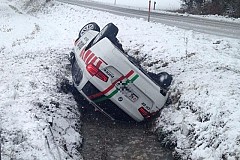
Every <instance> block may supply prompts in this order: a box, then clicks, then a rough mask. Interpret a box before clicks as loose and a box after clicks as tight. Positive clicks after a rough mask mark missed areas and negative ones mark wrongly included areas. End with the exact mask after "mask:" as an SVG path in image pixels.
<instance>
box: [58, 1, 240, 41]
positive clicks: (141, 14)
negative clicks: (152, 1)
mask: <svg viewBox="0 0 240 160" xmlns="http://www.w3.org/2000/svg"><path fill="white" fill-rule="evenodd" d="M58 1H60V2H65V3H69V4H74V5H78V6H82V7H86V8H91V9H96V10H100V11H106V12H109V13H113V14H116V15H120V16H127V17H136V18H143V19H146V20H147V18H148V12H147V11H143V10H135V9H130V8H122V7H117V6H113V5H106V4H101V3H96V2H91V1H90V2H89V1H88V2H87V1H81V0H58ZM151 21H154V22H158V23H162V24H166V25H169V26H176V27H179V28H182V29H186V30H194V31H197V32H201V33H206V34H212V35H216V36H223V37H227V38H235V39H240V23H234V22H224V21H217V20H210V19H206V18H197V17H189V16H180V15H171V14H163V13H154V12H152V13H151Z"/></svg>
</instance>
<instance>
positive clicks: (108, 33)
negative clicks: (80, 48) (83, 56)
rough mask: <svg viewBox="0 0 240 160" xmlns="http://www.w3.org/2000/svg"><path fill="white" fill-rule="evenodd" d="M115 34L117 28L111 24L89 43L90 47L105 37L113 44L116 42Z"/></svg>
mask: <svg viewBox="0 0 240 160" xmlns="http://www.w3.org/2000/svg"><path fill="white" fill-rule="evenodd" d="M117 34H118V28H117V27H116V26H115V25H114V24H113V23H109V24H107V25H106V26H105V27H104V28H103V29H102V30H101V31H100V32H99V33H98V34H97V35H96V37H95V38H94V39H93V41H92V43H91V46H93V45H94V44H96V43H97V42H99V41H100V40H101V39H103V38H105V37H107V38H108V39H109V40H110V41H112V42H113V43H115V41H116V40H117V39H116V36H117ZM89 48H90V47H89Z"/></svg>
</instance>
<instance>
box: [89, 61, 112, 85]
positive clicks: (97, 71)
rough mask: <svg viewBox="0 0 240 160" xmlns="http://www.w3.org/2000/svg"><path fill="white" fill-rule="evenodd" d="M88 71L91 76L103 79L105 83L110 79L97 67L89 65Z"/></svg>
mask: <svg viewBox="0 0 240 160" xmlns="http://www.w3.org/2000/svg"><path fill="white" fill-rule="evenodd" d="M86 69H87V71H88V72H89V74H90V75H91V76H96V77H97V78H99V79H101V80H102V81H104V82H107V81H108V77H107V76H106V75H105V74H104V73H103V72H102V71H101V70H100V69H98V68H97V67H96V66H95V65H93V64H89V65H87V67H86Z"/></svg>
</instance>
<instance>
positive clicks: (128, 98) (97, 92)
mask: <svg viewBox="0 0 240 160" xmlns="http://www.w3.org/2000/svg"><path fill="white" fill-rule="evenodd" d="M98 33H99V32H97V31H94V30H89V31H87V32H86V33H85V34H84V35H83V36H81V37H80V38H79V39H78V40H77V41H76V42H75V46H74V51H73V52H74V55H75V61H76V64H77V65H78V66H79V68H80V70H81V72H82V73H81V74H82V75H81V80H80V82H79V83H78V84H77V83H76V82H74V86H75V87H76V88H77V90H78V91H79V92H80V93H81V94H82V95H83V96H84V97H85V98H86V99H87V100H88V101H89V102H90V103H91V104H92V105H93V106H95V107H96V108H97V109H98V110H100V111H102V112H103V113H104V114H105V115H107V116H109V117H111V118H112V119H115V117H114V116H115V114H120V112H122V111H123V113H126V115H128V116H129V117H131V118H132V119H134V120H135V121H137V122H140V121H143V120H144V119H146V118H149V117H151V115H153V114H154V113H156V112H158V111H159V110H160V109H161V108H162V107H163V106H164V104H165V102H166V100H167V97H168V94H167V93H166V91H164V89H162V88H161V87H160V86H159V85H157V84H156V83H155V82H153V81H152V80H151V78H149V76H147V75H146V74H145V73H143V72H142V71H141V70H140V69H139V68H138V67H136V66H135V65H134V64H132V63H131V62H130V61H129V59H128V58H127V56H126V55H125V54H124V53H123V52H122V51H121V50H120V49H118V47H116V46H115V45H114V44H113V43H112V42H111V41H110V40H109V39H108V38H106V37H105V38H103V39H102V40H100V41H99V42H97V43H96V44H94V45H93V46H91V47H90V48H89V49H87V50H85V48H86V46H87V45H88V44H89V43H90V42H91V41H92V40H93V39H94V37H95V36H96V35H97V34H98ZM96 69H98V70H99V71H100V72H101V73H100V72H99V74H98V73H97V74H95V73H93V74H95V75H93V74H92V75H91V74H90V72H91V73H92V72H95V70H96ZM106 76H107V77H108V78H107V81H106ZM99 77H100V78H99ZM101 78H102V79H105V81H104V80H102V79H101ZM109 111H111V113H109ZM128 116H127V117H128Z"/></svg>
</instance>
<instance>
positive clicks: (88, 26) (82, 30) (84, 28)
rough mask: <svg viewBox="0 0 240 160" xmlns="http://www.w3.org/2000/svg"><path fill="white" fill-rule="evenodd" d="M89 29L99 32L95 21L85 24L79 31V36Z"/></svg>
mask: <svg viewBox="0 0 240 160" xmlns="http://www.w3.org/2000/svg"><path fill="white" fill-rule="evenodd" d="M89 30H94V31H98V32H100V27H99V26H98V25H97V23H95V22H91V23H88V24H86V25H85V26H84V27H83V28H82V29H81V30H80V32H79V38H80V37H82V36H83V35H84V34H85V33H86V31H89Z"/></svg>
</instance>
